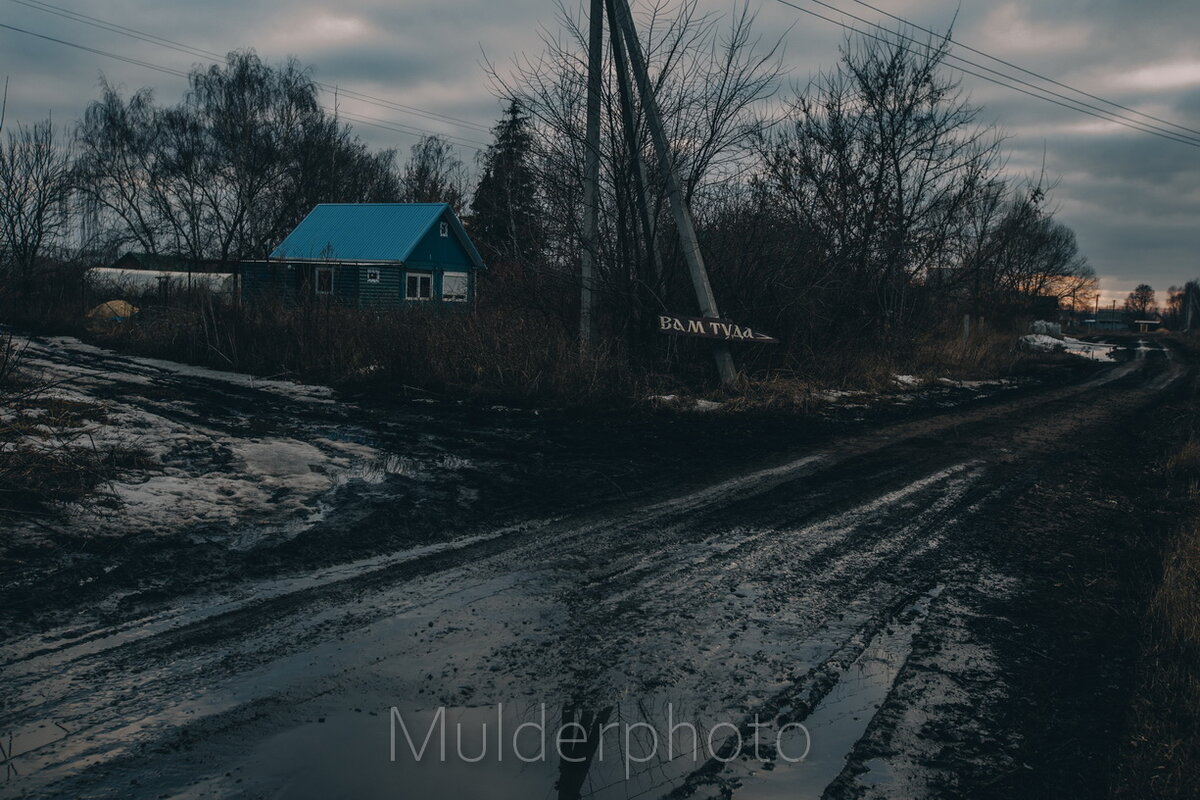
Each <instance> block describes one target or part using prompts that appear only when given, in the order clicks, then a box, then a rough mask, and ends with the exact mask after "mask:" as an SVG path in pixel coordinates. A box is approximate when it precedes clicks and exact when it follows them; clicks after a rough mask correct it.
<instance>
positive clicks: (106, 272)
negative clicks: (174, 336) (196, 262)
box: [87, 267, 238, 297]
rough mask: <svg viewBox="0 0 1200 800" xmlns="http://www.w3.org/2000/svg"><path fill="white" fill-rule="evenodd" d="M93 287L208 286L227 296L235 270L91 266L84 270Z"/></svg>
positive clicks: (168, 288)
mask: <svg viewBox="0 0 1200 800" xmlns="http://www.w3.org/2000/svg"><path fill="white" fill-rule="evenodd" d="M87 278H88V280H89V281H90V282H91V284H92V286H93V288H112V289H120V290H128V291H133V292H138V293H145V292H151V291H160V292H161V291H164V290H166V291H171V292H174V291H179V290H181V289H186V288H193V289H207V290H208V291H210V292H215V293H217V294H223V295H228V296H230V297H232V296H234V295H236V294H237V283H238V277H237V273H235V272H179V271H176V270H163V269H120V268H117V267H93V268H92V269H90V270H88V271H87Z"/></svg>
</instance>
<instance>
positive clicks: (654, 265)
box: [605, 3, 662, 292]
mask: <svg viewBox="0 0 1200 800" xmlns="http://www.w3.org/2000/svg"><path fill="white" fill-rule="evenodd" d="M605 6H607V8H608V28H609V32H610V35H611V36H612V53H613V69H614V70H616V73H617V95H618V99H619V100H620V103H621V127H622V128H623V129H624V131H625V145H626V146H627V147H628V148H629V157H630V159H631V160H632V161H633V182H634V190H635V192H636V196H635V198H634V200H635V202H636V203H637V206H638V216H639V217H640V218H641V223H642V236H643V237H644V238H645V240H646V255H647V257H648V260H649V261H650V274H651V275H653V276H654V287H653V288H654V291H655V292H658V291H659V290H660V288H661V285H662V259H661V258H660V257H659V254H658V238H657V234H656V233H655V230H654V216H653V215H652V214H651V213H650V198H649V194H648V190H647V187H649V186H650V176H649V173H647V171H646V161H645V159H643V158H642V148H641V142H639V141H638V133H637V127H636V126H635V125H634V121H635V119H636V118H635V117H634V114H633V87H632V86H630V85H629V61H628V59H627V58H626V57H625V43H624V42H623V41H622V40H621V26H620V25H619V24H617V17H616V11H615V9H614V8H613V4H612V3H605Z"/></svg>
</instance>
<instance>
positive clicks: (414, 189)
mask: <svg viewBox="0 0 1200 800" xmlns="http://www.w3.org/2000/svg"><path fill="white" fill-rule="evenodd" d="M467 191H468V187H467V173H466V169H465V168H464V166H463V163H462V161H461V160H460V159H459V158H458V156H457V155H455V153H454V146H453V145H452V144H450V142H448V141H446V140H445V139H443V138H441V137H440V136H422V137H421V138H420V140H419V141H418V142H417V143H416V144H414V145H413V146H412V153H411V155H410V156H409V159H408V162H407V163H406V164H405V165H404V171H403V172H402V173H401V176H400V195H401V198H402V199H403V200H404V202H406V203H449V204H450V205H451V206H452V207H453V208H454V210H455V211H456V212H458V213H461V212H462V210H463V205H464V201H465V199H466V197H467Z"/></svg>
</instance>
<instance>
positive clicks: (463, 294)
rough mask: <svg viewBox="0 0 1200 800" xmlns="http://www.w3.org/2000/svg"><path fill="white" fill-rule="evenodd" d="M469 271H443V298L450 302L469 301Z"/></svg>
mask: <svg viewBox="0 0 1200 800" xmlns="http://www.w3.org/2000/svg"><path fill="white" fill-rule="evenodd" d="M467 285H468V284H467V273H465V272H445V273H442V300H444V301H446V302H449V303H465V302H466V301H467Z"/></svg>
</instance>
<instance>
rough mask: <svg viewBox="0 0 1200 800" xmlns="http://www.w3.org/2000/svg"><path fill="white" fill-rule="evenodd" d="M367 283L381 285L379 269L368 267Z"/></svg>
mask: <svg viewBox="0 0 1200 800" xmlns="http://www.w3.org/2000/svg"><path fill="white" fill-rule="evenodd" d="M367 283H379V267H367Z"/></svg>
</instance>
